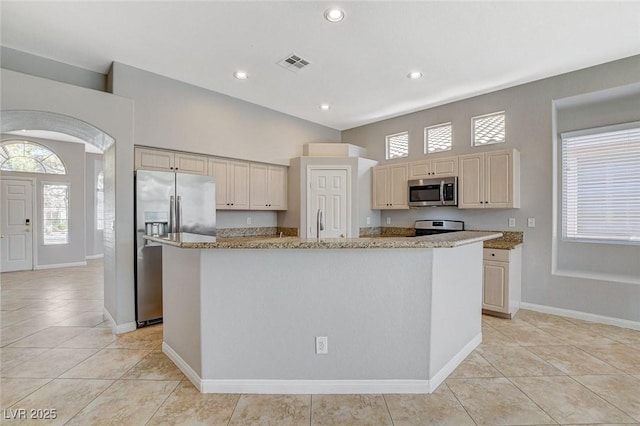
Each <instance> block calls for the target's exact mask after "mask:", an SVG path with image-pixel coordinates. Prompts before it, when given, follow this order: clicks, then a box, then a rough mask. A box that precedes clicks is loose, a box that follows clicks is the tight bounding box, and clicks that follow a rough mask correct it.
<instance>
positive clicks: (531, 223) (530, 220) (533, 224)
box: [527, 217, 536, 228]
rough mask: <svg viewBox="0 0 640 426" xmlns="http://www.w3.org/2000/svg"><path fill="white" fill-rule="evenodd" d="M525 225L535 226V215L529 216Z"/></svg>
mask: <svg viewBox="0 0 640 426" xmlns="http://www.w3.org/2000/svg"><path fill="white" fill-rule="evenodd" d="M527 226H528V227H529V228H535V227H536V218H535V217H530V218H528V219H527Z"/></svg>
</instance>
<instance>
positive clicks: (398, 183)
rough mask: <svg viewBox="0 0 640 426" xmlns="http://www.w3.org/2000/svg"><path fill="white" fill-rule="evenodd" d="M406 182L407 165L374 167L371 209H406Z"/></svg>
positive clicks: (407, 206)
mask: <svg viewBox="0 0 640 426" xmlns="http://www.w3.org/2000/svg"><path fill="white" fill-rule="evenodd" d="M407 181H408V167H407V163H402V164H389V165H384V166H376V167H374V168H373V191H372V192H373V193H372V194H371V195H372V197H371V209H372V210H401V209H408V208H409V204H408V198H407V197H408V195H407Z"/></svg>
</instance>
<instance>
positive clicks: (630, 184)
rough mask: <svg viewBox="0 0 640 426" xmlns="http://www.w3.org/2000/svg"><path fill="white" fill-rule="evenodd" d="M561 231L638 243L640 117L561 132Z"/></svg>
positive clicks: (596, 239)
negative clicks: (594, 127) (626, 121)
mask: <svg viewBox="0 0 640 426" xmlns="http://www.w3.org/2000/svg"><path fill="white" fill-rule="evenodd" d="M562 225H563V226H562V236H563V239H565V240H576V241H587V242H588V241H591V242H607V243H623V244H625V243H626V244H640V122H636V123H628V124H626V125H620V126H609V127H606V128H599V129H589V130H584V131H579V132H571V133H564V134H562Z"/></svg>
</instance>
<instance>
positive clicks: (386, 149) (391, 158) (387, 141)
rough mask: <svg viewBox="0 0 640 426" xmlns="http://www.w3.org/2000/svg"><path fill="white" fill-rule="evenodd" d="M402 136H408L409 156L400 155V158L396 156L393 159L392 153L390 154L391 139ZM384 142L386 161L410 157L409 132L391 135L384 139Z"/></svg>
mask: <svg viewBox="0 0 640 426" xmlns="http://www.w3.org/2000/svg"><path fill="white" fill-rule="evenodd" d="M401 135H407V154H406V155H400V156H395V157H391V156H390V152H389V147H390V143H389V142H390V139H392V138H394V137H397V136H401ZM384 141H385V159H387V160H395V159H397V158H407V157H408V156H409V131H408V130H405V131H402V132H397V133H393V134H390V135H386V136H385V137H384Z"/></svg>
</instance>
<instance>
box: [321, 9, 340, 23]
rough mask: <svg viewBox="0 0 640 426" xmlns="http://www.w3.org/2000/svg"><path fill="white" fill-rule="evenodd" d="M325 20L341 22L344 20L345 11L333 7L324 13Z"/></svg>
mask: <svg viewBox="0 0 640 426" xmlns="http://www.w3.org/2000/svg"><path fill="white" fill-rule="evenodd" d="M324 19H326V20H327V21H329V22H340V21H342V20H343V19H344V11H343V10H342V9H338V8H337V7H332V8H331V9H327V10H325V11H324Z"/></svg>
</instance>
